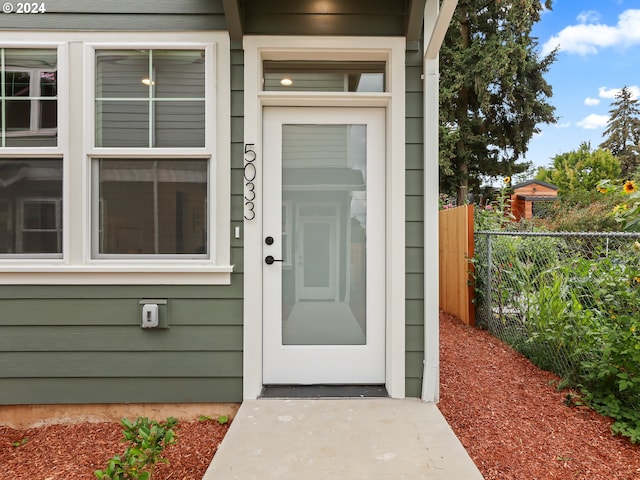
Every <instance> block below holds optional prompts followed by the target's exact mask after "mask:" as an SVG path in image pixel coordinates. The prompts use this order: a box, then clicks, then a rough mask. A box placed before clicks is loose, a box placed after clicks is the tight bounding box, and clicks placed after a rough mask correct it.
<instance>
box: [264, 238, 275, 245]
mask: <svg viewBox="0 0 640 480" xmlns="http://www.w3.org/2000/svg"><path fill="white" fill-rule="evenodd" d="M264 243H266V244H267V245H273V237H267V238H265V239H264Z"/></svg>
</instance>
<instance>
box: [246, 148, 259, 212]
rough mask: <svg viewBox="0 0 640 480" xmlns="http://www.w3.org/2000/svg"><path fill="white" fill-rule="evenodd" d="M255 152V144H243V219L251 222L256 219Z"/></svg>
mask: <svg viewBox="0 0 640 480" xmlns="http://www.w3.org/2000/svg"><path fill="white" fill-rule="evenodd" d="M256 158H257V155H256V151H255V144H253V143H245V145H244V172H243V173H244V218H245V220H253V219H254V218H256V212H255V206H256V205H255V200H256V185H255V183H254V182H255V180H256V175H257V170H256V163H255V162H256Z"/></svg>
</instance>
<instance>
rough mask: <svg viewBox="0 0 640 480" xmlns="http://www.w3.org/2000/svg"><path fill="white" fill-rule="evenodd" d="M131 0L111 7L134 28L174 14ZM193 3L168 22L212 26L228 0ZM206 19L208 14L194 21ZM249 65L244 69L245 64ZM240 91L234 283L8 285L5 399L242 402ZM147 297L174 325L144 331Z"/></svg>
mask: <svg viewBox="0 0 640 480" xmlns="http://www.w3.org/2000/svg"><path fill="white" fill-rule="evenodd" d="M72 3H74V2H65V1H61V0H59V3H58V4H57V5H58V6H59V7H60V14H59V15H58V16H57V18H58V19H63V18H64V19H66V20H65V21H66V22H69V21H70V19H71V22H73V20H72V19H74V18H84V17H83V15H85V13H86V12H85V13H82V12H80V13H81V15H80V17H76V16H74V15H72V14H69V13H68V12H70V11H72V10H71V4H72ZM75 3H76V4H77V2H75ZM126 3H127V6H126V7H124V5H125V2H113V3H111V4H109V6H110V7H113V8H114V9H117V8H120V7H122V8H123V9H125V10H123V12H124V11H126V12H129V13H130V14H131V15H130V14H129V13H128V14H127V15H121V16H120V17H119V21H120V23H119V27H122V28H128V27H126V24H127V22H129V20H127V19H128V18H132V19H136V20H131V21H134V23H133V24H131V25H135V24H136V23H135V22H138V21H140V22H148V24H147V27H149V28H157V27H158V25H160V24H159V23H158V22H157V21H156V20H158V18H162V17H163V15H164V14H158V15H156V14H154V15H156V16H155V17H154V18H153V19H149V18H146V20H145V19H144V18H145V16H147V14H146V13H141V14H140V15H136V14H135V12H136V11H138V10H140V11H141V12H143V11H144V10H145V9H146V7H145V8H142V7H143V6H145V5H146V6H149V5H150V4H151V5H158V11H160V10H162V9H166V8H169V7H170V4H169V2H158V3H157V4H156V2H142V3H141V2H126ZM186 4H189V5H190V7H188V8H186V9H185V10H184V11H182V10H180V8H181V6H182V4H180V2H178V3H176V4H174V7H173V8H174V12H173V13H180V15H173V14H171V15H168V18H170V19H171V22H168V23H167V29H169V28H171V29H175V28H176V27H177V26H180V25H184V26H186V28H185V29H189V28H190V26H191V27H193V26H194V25H195V26H198V25H199V26H204V25H205V23H203V22H209V21H210V19H211V18H210V17H211V15H216V14H217V13H216V12H217V10H219V8H218V7H219V5H220V2H217V1H209V0H207V1H206V2H203V1H193V2H186ZM85 5H89V4H88V3H85ZM216 5H218V7H216ZM65 9H66V10H65ZM146 10H148V9H146ZM175 10H177V11H175ZM108 11H109V8H108V7H107V6H101V8H100V9H98V10H96V12H97V13H96V14H94V15H93V20H92V21H91V22H94V23H91V22H86V23H82V22H81V24H74V23H69V24H68V25H67V26H69V25H73V27H74V28H90V27H91V25H94V24H97V23H95V22H103V21H104V22H106V23H105V25H102V26H103V27H104V28H110V22H112V20H113V19H112V18H111V14H110V13H108ZM218 13H219V12H218ZM45 15H49V14H45ZM55 15H56V14H52V15H51V16H54V17H55ZM190 15H192V16H193V18H191V19H190V18H189V16H190ZM6 17H11V19H12V20H13V19H16V18H18V17H17V16H9V15H5V16H4V17H0V21H6ZM31 17H32V18H33V17H34V16H33V15H32V16H31ZM147 17H148V16H147ZM197 17H200V19H199V20H196V21H195V22H194V21H193V20H194V19H195V18H197ZM55 21H56V20H51V22H52V23H51V24H49V25H50V26H51V25H53V24H54V23H55ZM154 22H155V23H154ZM185 22H186V23H185ZM199 22H200V23H199ZM169 23H170V26H169ZM0 28H1V27H0ZM52 28H53V27H52ZM198 28H199V27H198ZM211 28H212V26H211V25H208V26H207V29H211ZM242 58H243V56H242V55H241V54H238V52H237V51H236V52H233V53H232V59H234V61H240V62H242ZM234 69H235V71H236V72H238V68H237V67H234ZM239 72H240V73H239V74H240V76H241V75H242V71H241V68H240V70H239ZM239 88H240V90H234V92H233V94H232V98H231V102H232V104H231V110H232V112H233V119H232V122H231V123H232V136H233V137H234V142H235V143H234V144H233V145H232V154H233V156H234V158H232V161H231V163H232V165H233V167H234V171H233V173H232V179H231V193H232V195H231V230H230V235H231V262H232V263H233V264H234V273H232V275H231V285H37V286H19V285H4V286H0V312H1V314H0V404H43V403H47V404H56V403H131V402H142V403H147V402H151V403H153V402H170V403H173V402H176V403H179V402H239V401H241V400H242V356H243V351H242V349H243V338H242V334H243V328H242V324H243V318H242V314H243V309H242V295H243V287H242V285H243V275H242V271H243V268H244V266H243V256H244V255H243V241H242V235H241V238H235V227H236V226H238V227H242V215H243V213H242V212H243V208H242V192H243V183H242V176H241V175H238V171H239V169H241V168H242V132H243V125H242V114H243V112H242V103H241V100H242V91H241V89H242V83H240V84H239ZM238 102H240V105H238V104H237V103H238ZM235 157H239V158H235ZM236 170H238V171H236ZM142 299H166V300H167V306H166V311H167V315H168V324H169V328H168V329H149V330H145V329H142V328H140V319H141V306H140V300H142Z"/></svg>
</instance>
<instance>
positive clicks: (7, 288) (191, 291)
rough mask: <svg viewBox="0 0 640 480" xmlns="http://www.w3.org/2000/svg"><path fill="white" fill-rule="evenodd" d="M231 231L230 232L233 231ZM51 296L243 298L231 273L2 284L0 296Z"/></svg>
mask: <svg viewBox="0 0 640 480" xmlns="http://www.w3.org/2000/svg"><path fill="white" fill-rule="evenodd" d="M232 233H233V232H232ZM17 298H23V299H26V298H33V299H36V298H50V299H56V300H64V299H69V300H70V299H77V298H83V299H104V298H106V299H114V298H137V299H142V298H194V299H198V298H208V299H219V298H220V299H224V298H242V276H241V275H236V274H234V275H232V281H231V285H216V286H210V285H74V286H66V285H64V286H63V285H38V286H30V287H24V286H21V285H2V286H1V287H0V300H1V299H17Z"/></svg>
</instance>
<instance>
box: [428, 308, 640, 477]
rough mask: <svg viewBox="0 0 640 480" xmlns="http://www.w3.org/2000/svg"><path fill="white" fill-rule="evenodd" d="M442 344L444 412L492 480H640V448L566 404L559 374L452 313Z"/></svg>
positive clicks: (443, 325) (445, 319)
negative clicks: (464, 323) (549, 371)
mask: <svg viewBox="0 0 640 480" xmlns="http://www.w3.org/2000/svg"><path fill="white" fill-rule="evenodd" d="M440 342H441V343H440V344H441V353H440V355H441V359H440V366H441V382H442V383H441V402H440V404H439V405H438V406H439V408H440V410H441V412H442V414H443V415H444V416H445V418H446V419H447V421H448V422H449V424H450V425H451V427H452V428H453V431H454V432H455V433H456V435H457V436H458V438H460V441H461V442H462V444H463V445H464V446H465V448H466V449H467V451H468V452H469V455H470V456H471V458H472V459H473V461H474V462H475V464H476V465H477V466H478V468H479V469H480V471H481V472H482V474H483V475H484V477H485V478H486V479H487V480H491V479H500V480H510V479H513V480H522V479H528V480H549V479H567V480H568V479H572V480H575V479H584V480H596V479H617V480H632V479H633V480H637V479H640V447H639V446H638V445H633V444H631V442H629V441H628V440H627V439H625V438H621V437H617V436H613V434H612V433H611V430H610V426H611V420H610V419H608V418H604V417H602V416H600V415H598V414H597V413H595V412H594V411H592V410H590V409H589V408H587V407H576V406H574V407H570V406H567V405H565V403H564V402H565V400H566V399H567V393H568V392H567V391H563V392H559V391H557V389H556V385H557V383H558V380H559V378H558V377H557V376H555V375H553V374H551V373H548V372H545V371H542V370H540V369H539V368H537V367H535V366H534V365H532V364H531V363H530V362H529V361H528V360H527V359H525V358H524V357H523V356H522V355H520V354H519V353H517V352H516V351H514V350H513V349H511V348H510V347H509V346H507V345H505V344H504V343H502V342H501V341H500V340H498V339H496V338H494V337H493V336H491V335H490V334H489V333H488V332H486V331H482V330H479V329H476V328H471V327H467V326H465V325H463V324H462V322H460V320H458V319H456V318H454V317H451V316H448V315H441V316H440ZM569 393H571V392H569ZM574 393H575V392H574Z"/></svg>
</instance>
